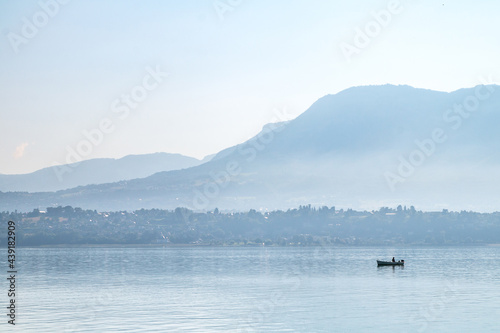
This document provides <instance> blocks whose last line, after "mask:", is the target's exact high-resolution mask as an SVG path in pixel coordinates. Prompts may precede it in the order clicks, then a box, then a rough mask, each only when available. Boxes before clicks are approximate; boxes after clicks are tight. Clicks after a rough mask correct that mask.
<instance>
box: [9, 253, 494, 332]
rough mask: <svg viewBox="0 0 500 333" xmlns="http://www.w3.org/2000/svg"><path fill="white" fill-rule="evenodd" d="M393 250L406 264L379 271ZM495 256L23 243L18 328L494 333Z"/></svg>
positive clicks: (125, 330)
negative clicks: (378, 261)
mask: <svg viewBox="0 0 500 333" xmlns="http://www.w3.org/2000/svg"><path fill="white" fill-rule="evenodd" d="M393 256H395V257H396V259H405V267H377V265H376V261H375V260H376V259H385V260H390V259H391V258H392V257H393ZM499 257H500V247H493V246H491V247H486V246H485V247H432V248H430V247H62V248H20V249H18V253H17V262H18V278H17V282H16V283H17V286H16V287H17V290H18V294H17V296H18V297H17V299H16V304H17V318H16V326H15V330H16V331H22V332H31V331H32V332H73V331H74V332H117V331H120V332H144V331H150V332H154V331H157V332H458V331H460V332H497V331H498V327H499V320H498V318H499V316H500V265H499V264H498V259H499ZM2 265H3V264H2ZM3 267H6V264H5V265H4V266H3ZM6 271H7V269H6V268H5V269H2V272H3V273H2V274H3V275H5V276H7V273H6ZM1 287H2V291H1V294H2V304H7V289H8V285H7V282H6V279H5V278H2V284H1ZM3 308H4V309H5V307H3ZM4 312H6V310H4ZM2 317H3V318H4V319H3V320H2V322H1V323H0V330H1V331H5V329H6V328H7V329H12V326H11V325H7V319H6V316H5V314H4V315H3V316H2Z"/></svg>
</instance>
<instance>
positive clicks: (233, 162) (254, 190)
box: [0, 85, 500, 210]
mask: <svg viewBox="0 0 500 333" xmlns="http://www.w3.org/2000/svg"><path fill="white" fill-rule="evenodd" d="M498 124H500V89H499V87H498V86H486V87H485V86H478V87H475V88H470V89H461V90H458V91H455V92H452V93H445V92H436V91H431V90H425V89H415V88H412V87H408V86H391V85H386V86H367V87H356V88H350V89H347V90H345V91H342V92H340V93H338V94H335V95H328V96H325V97H323V98H321V99H319V100H318V101H317V102H315V103H314V104H313V105H312V106H311V107H310V108H309V109H308V110H307V111H306V112H304V113H303V114H302V115H300V116H299V117H297V118H296V119H294V120H293V121H290V122H288V123H286V124H281V125H268V126H266V127H265V129H264V130H263V131H262V132H261V133H259V135H257V136H256V137H254V138H252V139H251V140H249V141H247V142H245V143H242V144H240V145H238V146H235V147H231V148H228V149H226V150H224V151H222V152H220V153H219V154H217V155H216V156H215V157H214V158H213V159H212V160H211V161H210V162H208V163H205V164H203V165H200V166H197V167H193V168H189V169H186V170H179V171H171V172H160V173H157V174H154V175H152V176H150V177H147V178H144V179H136V180H131V181H127V182H120V183H113V184H102V185H94V186H85V187H79V188H75V189H70V190H66V191H60V192H57V193H35V194H29V195H27V194H22V193H16V194H12V193H3V194H0V199H1V200H0V202H1V204H2V207H0V209H13V207H15V208H18V209H29V207H33V206H40V207H44V206H47V205H74V206H84V207H90V208H96V209H103V210H104V209H109V210H112V209H113V210H115V209H137V208H142V207H144V208H151V207H158V208H160V207H161V208H173V207H177V206H185V207H188V208H192V209H198V210H208V209H212V208H214V207H218V208H219V209H248V208H269V209H275V208H287V207H293V206H297V205H299V204H307V203H311V204H313V205H328V206H331V205H337V206H343V207H352V208H370V207H374V208H378V207H381V206H386V205H388V206H394V205H397V204H400V203H401V204H407V205H415V206H417V207H418V208H420V209H442V208H451V209H459V210H462V209H465V210H469V209H476V210H496V208H495V207H496V204H497V202H499V200H500V192H499V191H498V190H497V189H498V188H499V187H500V167H499V166H500V159H499V155H498V151H499V150H498V148H499V147H500V134H499V132H498V130H497V127H498Z"/></svg>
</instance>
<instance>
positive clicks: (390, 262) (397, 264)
mask: <svg viewBox="0 0 500 333" xmlns="http://www.w3.org/2000/svg"><path fill="white" fill-rule="evenodd" d="M404 265H405V263H404V261H396V262H392V261H380V260H377V266H404Z"/></svg>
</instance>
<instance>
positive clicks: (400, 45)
mask: <svg viewBox="0 0 500 333" xmlns="http://www.w3.org/2000/svg"><path fill="white" fill-rule="evenodd" d="M53 1H56V0H41V1H27V0H26V1H6V0H2V1H0V29H1V31H2V36H1V38H0V73H1V76H0V88H1V89H0V103H1V112H0V133H1V141H0V142H1V145H0V155H1V156H2V158H1V159H0V173H9V174H10V173H26V172H31V171H34V170H37V169H39V168H42V167H46V166H50V165H53V164H54V163H60V164H63V163H65V161H66V159H67V157H68V149H70V150H71V149H73V150H77V149H78V147H80V148H81V149H83V148H82V147H84V144H83V145H82V144H81V143H82V140H87V139H85V136H84V135H83V134H82V132H83V131H85V130H86V131H91V130H92V129H96V128H98V127H99V124H100V122H101V121H102V120H103V119H108V120H109V121H110V122H111V125H112V127H113V130H112V131H110V133H104V134H103V137H102V139H100V138H97V137H96V138H97V139H99V140H97V139H96V140H97V141H96V143H95V144H92V143H91V146H90V150H89V151H88V153H86V154H85V156H83V154H80V155H81V157H83V158H84V159H88V158H97V157H122V156H124V155H128V154H142V153H153V152H170V153H181V154H184V155H188V156H193V157H198V158H201V157H203V156H205V155H208V154H212V153H215V152H217V151H219V150H221V149H224V148H226V147H228V146H232V145H235V144H237V143H240V142H242V141H244V140H246V139H248V138H250V137H251V136H253V135H255V134H256V133H258V132H259V130H260V129H261V127H262V126H263V125H264V124H265V123H268V122H273V121H276V120H277V119H279V118H284V119H290V118H292V117H295V116H297V115H298V114H300V113H301V112H303V111H305V110H306V109H307V108H308V107H309V106H310V105H311V104H312V103H313V102H314V101H316V100H317V99H318V98H320V97H322V96H324V95H326V94H332V93H336V92H339V91H341V90H343V89H346V88H348V87H351V86H358V85H366V84H385V83H392V84H408V85H412V86H415V87H421V88H429V89H436V90H443V91H452V90H455V89H458V88H462V87H470V86H475V85H477V84H480V83H482V82H481V81H480V79H479V77H481V76H483V77H488V76H492V78H493V81H494V82H498V78H500V73H499V71H498V59H500V43H499V37H498V31H500V23H499V21H498V13H500V2H497V1H493V0H490V1H486V0H485V1H481V2H476V3H475V2H472V1H430V0H427V1H425V0H419V1H409V0H400V1H395V2H394V3H396V4H397V8H398V10H397V13H395V14H391V15H390V18H389V22H388V23H387V24H385V25H386V26H381V25H380V24H379V27H380V29H379V30H380V31H375V30H374V32H373V34H372V35H373V37H369V43H368V44H367V46H366V47H360V48H359V49H358V51H359V53H358V54H356V55H355V56H353V57H351V58H350V61H347V59H346V57H345V56H344V54H343V53H342V50H341V47H340V45H345V44H351V45H354V39H355V37H356V31H357V29H361V30H365V29H366V28H367V27H370V26H373V23H374V22H376V21H375V18H374V17H373V16H372V12H380V11H383V10H388V9H389V8H392V7H390V6H391V5H390V3H391V1H378V0H372V1H362V0H357V1H305V0H304V1H285V0H276V1H269V0H268V1H264V0H252V1H251V0H241V1H237V0H217V1H213V0H198V1H159V0H158V1H89V0H86V1H82V0H72V1H69V2H68V3H67V4H64V5H59V8H58V9H57V13H55V14H54V15H53V17H49V15H47V14H44V13H43V12H41V11H42V9H41V7H40V3H42V4H44V3H51V2H53ZM224 4H225V6H229V7H225V8H226V9H228V8H230V10H227V11H225V12H224V13H223V14H222V16H221V15H219V14H220V12H219V13H218V12H217V10H216V8H215V6H214V5H219V6H222V7H220V8H223V6H224ZM231 4H232V5H231ZM49 7H50V6H49ZM50 8H52V9H54V7H50ZM40 12H41V14H40ZM44 15H45V18H48V19H47V20H46V21H44ZM34 16H35V17H36V18H38V19H39V20H40V21H39V22H41V23H39V24H40V25H43V26H41V27H40V28H38V32H36V33H35V34H34V36H32V37H31V38H26V39H25V40H24V42H23V43H21V44H16V45H14V44H15V43H14V42H13V38H14V37H13V36H20V37H21V38H24V37H23V27H24V26H25V25H26V24H25V21H24V18H26V19H27V20H28V22H31V23H33V20H34V18H33V17H34ZM221 17H222V18H221ZM376 24H378V23H376ZM24 29H25V30H26V27H24ZM14 34H15V35H14ZM16 38H17V37H16ZM15 40H16V41H19V39H15ZM342 43H344V44H342ZM13 45H14V47H13ZM16 48H17V51H18V52H15V49H16ZM146 68H150V69H155V68H159V69H160V70H161V71H163V72H168V76H167V77H165V78H162V81H161V82H160V83H159V84H157V87H155V88H154V89H152V90H151V91H148V92H147V96H146V97H145V98H144V100H142V101H141V102H140V103H138V105H137V106H136V107H135V108H134V109H130V113H129V115H128V116H127V117H124V118H123V117H122V118H123V119H122V118H120V117H119V115H120V113H115V112H113V108H112V105H113V102H114V101H116V100H117V99H118V100H119V99H120V98H121V96H122V95H123V94H130V93H131V92H132V91H133V89H134V87H137V86H141V85H142V82H143V79H145V77H146V76H147V75H149V74H148V72H147V69H146ZM146 79H147V78H146ZM148 82H149V81H148ZM151 82H153V81H151ZM120 103H122V104H121V105H122V106H123V102H120ZM280 114H285V116H284V117H282V116H280ZM121 115H122V114H121ZM79 144H80V146H79ZM86 148H88V146H87V147H86ZM82 151H83V150H82ZM70 160H71V159H70Z"/></svg>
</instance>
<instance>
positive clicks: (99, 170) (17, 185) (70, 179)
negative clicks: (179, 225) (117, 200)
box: [0, 153, 202, 192]
mask: <svg viewBox="0 0 500 333" xmlns="http://www.w3.org/2000/svg"><path fill="white" fill-rule="evenodd" d="M201 163H202V161H200V160H197V159H195V158H192V157H188V156H183V155H180V154H167V153H156V154H145V155H128V156H125V157H123V158H120V159H112V158H98V159H91V160H86V161H82V162H80V163H74V164H68V165H63V166H56V167H49V168H44V169H41V170H38V171H35V172H33V173H29V174H21V175H0V191H4V192H6V191H28V192H46V191H58V190H63V189H68V188H72V187H77V186H82V185H89V184H102V183H111V182H116V181H120V180H129V179H135V178H144V177H147V176H151V175H152V174H154V173H157V172H160V171H170V170H178V169H185V168H189V167H192V166H196V165H199V164H201Z"/></svg>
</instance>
